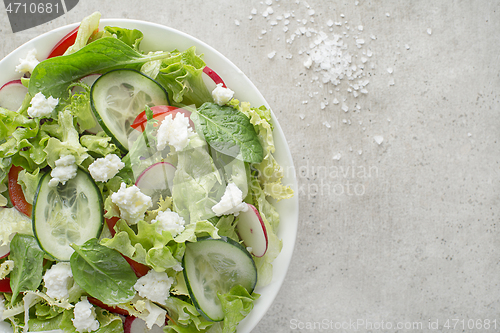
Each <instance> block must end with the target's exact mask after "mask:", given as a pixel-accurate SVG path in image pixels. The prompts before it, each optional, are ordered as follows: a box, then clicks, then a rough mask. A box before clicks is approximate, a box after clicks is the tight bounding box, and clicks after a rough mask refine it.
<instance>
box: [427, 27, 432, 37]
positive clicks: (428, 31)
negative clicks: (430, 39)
mask: <svg viewBox="0 0 500 333" xmlns="http://www.w3.org/2000/svg"><path fill="white" fill-rule="evenodd" d="M427 33H428V34H429V36H430V35H432V29H431V28H427Z"/></svg>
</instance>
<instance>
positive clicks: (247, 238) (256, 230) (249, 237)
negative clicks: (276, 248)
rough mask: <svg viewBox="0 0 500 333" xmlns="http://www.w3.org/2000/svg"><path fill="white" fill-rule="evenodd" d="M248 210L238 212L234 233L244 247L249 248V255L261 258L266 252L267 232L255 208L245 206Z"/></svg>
mask: <svg viewBox="0 0 500 333" xmlns="http://www.w3.org/2000/svg"><path fill="white" fill-rule="evenodd" d="M247 205H248V210H247V211H246V212H240V214H239V221H238V224H237V225H236V231H237V232H238V235H239V236H240V238H241V240H243V243H244V244H245V246H247V247H250V248H251V251H250V252H251V253H252V254H253V255H254V256H256V257H262V256H263V255H264V254H266V251H267V244H268V239H267V231H266V226H265V225H264V221H263V220H262V217H261V216H260V213H259V211H258V210H257V208H255V206H253V205H250V204H247Z"/></svg>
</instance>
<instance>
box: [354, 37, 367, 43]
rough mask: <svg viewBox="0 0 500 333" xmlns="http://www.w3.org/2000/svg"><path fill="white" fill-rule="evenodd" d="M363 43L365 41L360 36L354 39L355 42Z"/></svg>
mask: <svg viewBox="0 0 500 333" xmlns="http://www.w3.org/2000/svg"><path fill="white" fill-rule="evenodd" d="M364 43H365V40H364V39H362V38H358V39H356V44H364Z"/></svg>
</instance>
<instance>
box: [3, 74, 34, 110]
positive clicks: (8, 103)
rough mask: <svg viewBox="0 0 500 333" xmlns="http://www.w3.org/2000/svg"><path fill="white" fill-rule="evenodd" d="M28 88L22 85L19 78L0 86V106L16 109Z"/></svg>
mask: <svg viewBox="0 0 500 333" xmlns="http://www.w3.org/2000/svg"><path fill="white" fill-rule="evenodd" d="M27 93H28V88H26V87H25V86H23V84H22V83H21V80H13V81H9V82H7V83H6V84H4V85H3V86H2V87H1V88H0V107H2V108H4V109H8V110H11V111H17V110H18V109H19V108H20V107H21V105H22V104H23V101H24V97H26V94H27Z"/></svg>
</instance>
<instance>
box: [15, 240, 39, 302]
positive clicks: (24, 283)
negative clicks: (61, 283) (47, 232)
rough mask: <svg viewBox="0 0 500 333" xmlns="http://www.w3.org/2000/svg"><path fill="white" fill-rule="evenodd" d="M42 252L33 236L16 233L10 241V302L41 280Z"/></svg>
mask: <svg viewBox="0 0 500 333" xmlns="http://www.w3.org/2000/svg"><path fill="white" fill-rule="evenodd" d="M43 254H44V252H43V250H42V249H40V247H39V246H38V243H37V241H36V239H35V237H33V236H28V235H21V234H16V235H15V236H14V238H13V239H12V241H11V242H10V259H11V260H14V269H13V270H12V272H11V273H10V288H11V289H12V301H11V304H14V302H15V301H16V298H17V296H18V295H19V293H20V292H22V291H28V290H36V289H37V288H38V286H39V285H40V283H41V282H42V269H43Z"/></svg>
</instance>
